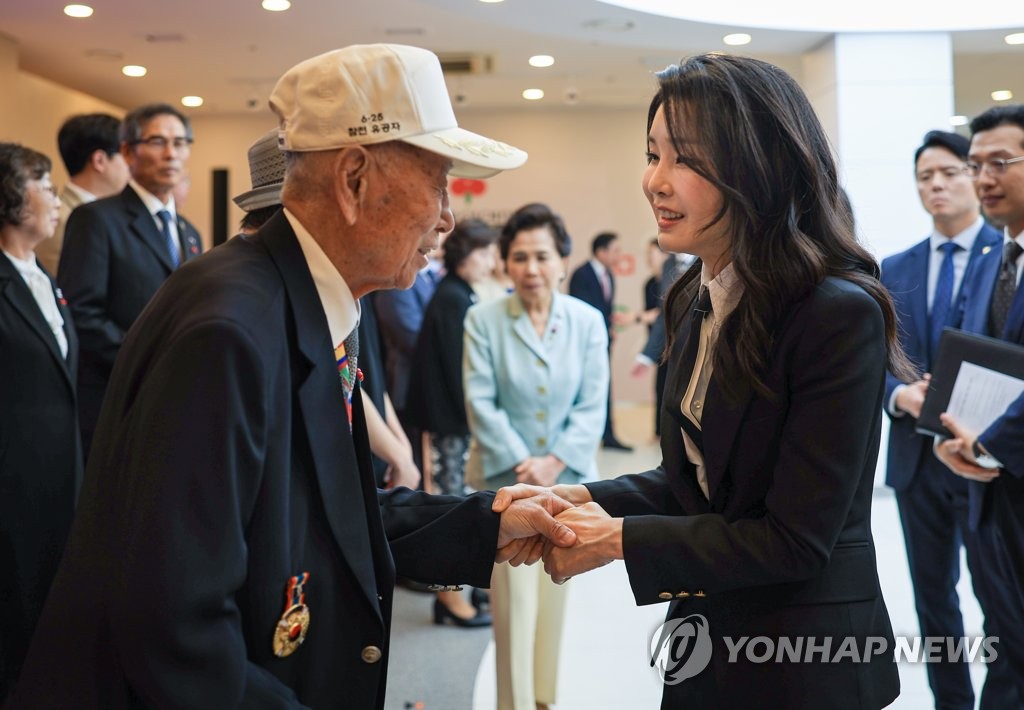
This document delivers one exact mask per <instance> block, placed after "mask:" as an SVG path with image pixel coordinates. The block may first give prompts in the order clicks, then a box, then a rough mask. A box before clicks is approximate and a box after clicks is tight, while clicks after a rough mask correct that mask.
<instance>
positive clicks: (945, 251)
mask: <svg viewBox="0 0 1024 710" xmlns="http://www.w3.org/2000/svg"><path fill="white" fill-rule="evenodd" d="M969 147H970V141H968V140H967V139H966V138H964V137H963V136H960V135H958V134H956V133H950V132H947V131H930V132H928V133H927V134H926V135H925V137H924V140H923V142H922V144H921V146H920V147H919V148H918V149H917V151H916V152H915V153H914V170H915V177H916V180H917V191H918V195H919V196H920V198H921V204H922V205H923V206H924V208H925V210H926V211H927V212H928V213H929V214H930V215H931V217H932V233H931V235H930V236H928V237H927V238H926V239H924V240H923V241H921V242H918V243H917V244H915V245H914V246H912V247H911V248H910V249H907V250H906V251H902V252H900V253H898V254H895V255H893V256H890V257H889V258H887V259H885V260H884V261H883V262H882V282H883V283H884V284H885V286H886V288H888V289H889V292H890V293H891V294H892V297H893V301H894V303H895V306H896V311H897V313H898V314H899V317H900V343H901V344H902V346H903V349H904V351H905V352H906V353H907V355H908V356H909V357H910V358H911V359H912V360H913V362H914V364H915V365H916V367H917V369H918V370H919V371H920V372H922V373H927V372H930V371H931V368H932V362H933V359H934V357H935V350H936V347H937V345H938V334H939V333H941V332H942V329H943V328H944V327H946V326H953V327H958V326H959V325H960V322H959V321H960V312H959V308H958V307H957V304H958V303H959V294H960V293H961V292H962V288H961V284H967V283H970V280H971V278H972V267H973V266H974V265H975V264H976V263H977V260H978V258H979V257H980V256H982V255H985V254H988V253H989V252H990V251H992V250H993V249H996V250H998V248H999V244H1000V243H1001V242H1002V237H1001V235H1000V234H999V233H998V232H997V231H996V230H995V229H993V228H992V227H990V226H988V225H986V224H985V222H984V220H982V218H981V215H980V213H979V211H978V198H977V196H976V195H975V194H974V187H973V185H972V182H971V179H970V178H969V177H968V176H967V174H966V173H965V172H964V163H965V162H966V160H967V151H968V148H969ZM927 391H928V382H927V380H924V379H922V380H918V381H916V382H913V383H910V384H906V383H903V382H901V381H900V380H898V379H897V378H896V377H894V376H893V375H892V374H889V375H887V377H886V398H885V402H886V411H887V412H888V414H889V415H890V418H891V427H890V429H889V446H888V460H887V468H886V483H887V484H888V485H890V486H892V487H893V489H895V491H896V503H897V505H898V507H899V511H900V522H901V524H902V526H903V537H904V541H905V543H906V547H907V562H908V563H909V566H910V578H911V581H912V582H913V586H914V603H915V606H916V608H917V617H918V622H919V624H920V628H921V635H922V636H925V637H951V638H961V637H963V635H964V623H963V617H962V615H961V613H960V605H959V600H958V598H957V593H956V585H957V582H958V581H959V579H960V548H961V544H962V545H963V547H964V548H965V549H966V551H967V566H968V568H969V569H970V570H971V579H972V581H973V583H974V589H975V594H976V596H977V597H978V601H979V603H980V605H981V608H982V610H983V611H984V613H985V618H986V624H985V627H986V635H989V636H997V635H999V634H998V632H997V631H996V627H997V622H996V619H997V618H998V609H999V608H1000V601H1001V600H1000V599H999V597H1001V596H1002V595H1004V594H1005V588H1006V587H1007V584H1008V581H1007V580H1006V579H1005V577H1004V576H1003V575H1002V574H1001V570H1000V565H999V564H998V562H995V561H993V560H992V552H991V550H992V548H993V547H994V546H996V545H998V543H997V542H995V540H994V536H993V528H992V526H991V524H990V523H989V521H987V520H986V521H984V522H983V523H981V524H979V521H980V518H981V511H980V509H977V508H976V509H975V510H973V511H969V509H968V496H967V482H966V481H965V480H964V479H962V478H959V477H958V476H956V475H954V474H953V473H952V472H951V471H949V469H947V468H946V467H945V466H943V465H942V464H941V463H939V461H938V460H937V459H936V458H935V457H934V456H933V455H932V452H931V447H932V441H931V438H930V437H925V436H922V435H921V434H918V433H917V431H916V429H915V427H916V424H917V417H918V416H919V415H920V413H921V405H922V404H923V402H924V397H925V394H926V393H927ZM971 513H973V515H971ZM927 670H928V683H929V685H930V686H931V690H932V695H934V696H935V705H936V707H943V708H963V709H964V710H971V709H972V708H974V690H973V689H972V687H971V675H970V670H969V667H968V665H967V663H966V662H965V659H958V660H955V661H948V660H944V661H941V662H936V663H928V664H927ZM1016 703H1017V691H1016V688H1015V687H1014V684H1013V678H1012V677H1011V669H1010V667H1009V665H1008V663H1007V661H1006V656H1005V655H1001V656H999V657H998V658H996V660H995V661H993V662H992V663H991V664H989V665H988V673H987V677H986V681H985V687H984V690H983V693H982V701H981V707H982V708H993V709H995V708H1004V707H1013V706H1014V705H1015V704H1016Z"/></svg>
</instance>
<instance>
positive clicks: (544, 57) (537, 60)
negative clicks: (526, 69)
mask: <svg viewBox="0 0 1024 710" xmlns="http://www.w3.org/2000/svg"><path fill="white" fill-rule="evenodd" d="M554 63H555V58H554V57H552V56H551V55H550V54H535V55H533V56H532V57H530V66H531V67H550V66H551V65H552V64H554Z"/></svg>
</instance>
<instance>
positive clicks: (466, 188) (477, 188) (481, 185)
mask: <svg viewBox="0 0 1024 710" xmlns="http://www.w3.org/2000/svg"><path fill="white" fill-rule="evenodd" d="M448 189H449V191H451V193H452V194H453V195H455V196H456V197H462V196H463V195H465V199H466V204H467V205H468V204H469V203H470V202H472V201H473V196H474V195H475V196H477V197H479V196H480V195H482V194H484V193H485V192H487V183H486V182H484V181H483V180H470V179H468V178H455V179H454V180H452V181H451V184H450V185H449V186H448Z"/></svg>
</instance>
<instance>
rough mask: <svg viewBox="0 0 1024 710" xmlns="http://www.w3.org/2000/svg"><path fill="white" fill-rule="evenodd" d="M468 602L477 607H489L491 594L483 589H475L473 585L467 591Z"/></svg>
mask: <svg viewBox="0 0 1024 710" xmlns="http://www.w3.org/2000/svg"><path fill="white" fill-rule="evenodd" d="M469 603H470V604H472V605H473V606H475V607H476V608H477V609H490V608H491V595H490V594H488V593H487V592H486V591H484V590H483V589H477V588H476V587H473V588H471V589H470V591H469Z"/></svg>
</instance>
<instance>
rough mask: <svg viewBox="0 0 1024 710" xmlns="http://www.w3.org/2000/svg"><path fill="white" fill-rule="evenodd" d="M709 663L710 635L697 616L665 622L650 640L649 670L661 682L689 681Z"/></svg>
mask: <svg viewBox="0 0 1024 710" xmlns="http://www.w3.org/2000/svg"><path fill="white" fill-rule="evenodd" d="M710 661H711V633H710V632H709V631H708V620H707V619H706V618H705V617H704V616H702V615H701V614H690V615H689V616H687V617H685V618H683V619H669V620H668V621H666V622H665V623H664V624H662V625H661V626H659V627H658V628H657V630H656V631H655V632H654V635H653V636H651V666H652V667H656V668H657V669H658V675H659V676H661V682H662V683H664V684H665V685H677V684H679V683H682V682H683V681H684V680H686V679H687V678H693V677H694V676H695V675H697V674H698V673H700V672H701V671H702V670H704V669H705V668H707V665H708V663H709V662H710Z"/></svg>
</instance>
